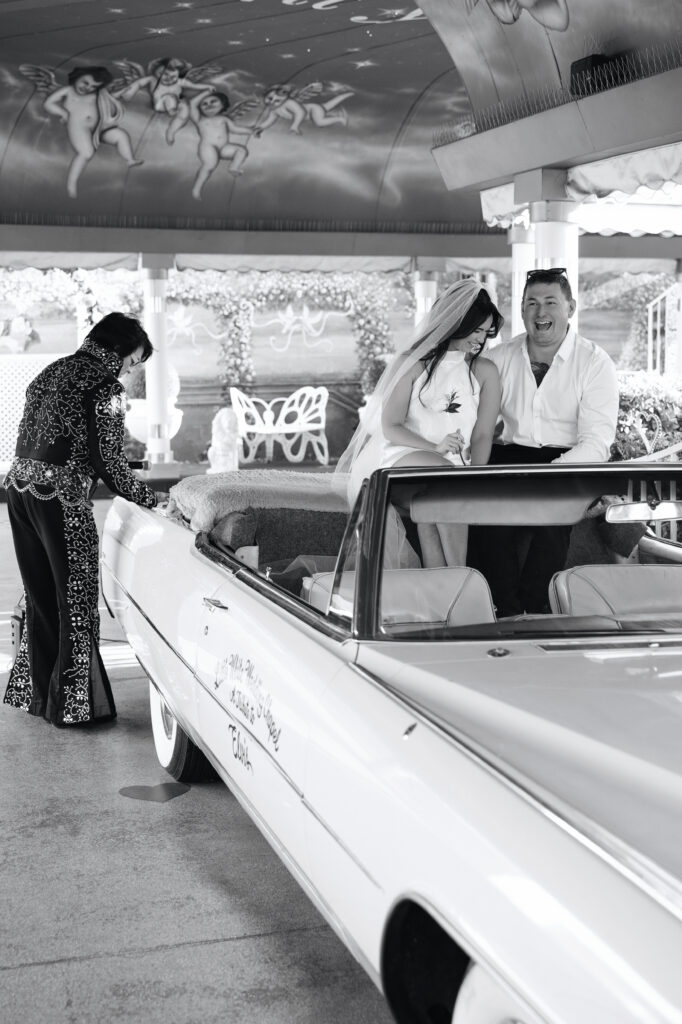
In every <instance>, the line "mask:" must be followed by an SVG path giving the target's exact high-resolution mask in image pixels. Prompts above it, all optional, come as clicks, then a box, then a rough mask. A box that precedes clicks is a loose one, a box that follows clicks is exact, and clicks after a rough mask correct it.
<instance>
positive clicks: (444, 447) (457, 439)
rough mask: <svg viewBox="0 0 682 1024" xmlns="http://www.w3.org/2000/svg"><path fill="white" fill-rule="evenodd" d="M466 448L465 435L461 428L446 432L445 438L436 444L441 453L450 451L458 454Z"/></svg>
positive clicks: (445, 453) (444, 453)
mask: <svg viewBox="0 0 682 1024" xmlns="http://www.w3.org/2000/svg"><path fill="white" fill-rule="evenodd" d="M462 448H464V436H463V434H462V431H461V430H455V431H454V432H453V433H452V434H446V435H445V437H444V438H443V440H442V441H441V442H440V443H439V444H437V445H436V451H437V452H438V454H439V455H447V454H448V453H449V452H454V453H455V454H457V453H458V452H461V450H462Z"/></svg>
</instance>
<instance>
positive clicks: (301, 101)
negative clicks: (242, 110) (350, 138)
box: [256, 82, 354, 135]
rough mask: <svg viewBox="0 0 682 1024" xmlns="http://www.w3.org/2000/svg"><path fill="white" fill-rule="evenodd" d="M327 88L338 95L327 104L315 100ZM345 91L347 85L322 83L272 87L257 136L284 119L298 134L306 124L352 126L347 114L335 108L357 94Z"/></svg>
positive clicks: (326, 101) (319, 126)
mask: <svg viewBox="0 0 682 1024" xmlns="http://www.w3.org/2000/svg"><path fill="white" fill-rule="evenodd" d="M325 88H326V89H327V90H329V89H332V90H334V93H335V94H334V95H333V96H331V98H330V99H328V100H324V102H320V101H319V99H313V97H319V95H320V94H321V93H323V92H324V91H325ZM343 90H344V86H341V85H327V86H326V87H325V85H324V84H323V83H322V82H310V83H309V84H308V85H304V86H295V85H292V84H291V83H287V84H278V85H271V86H270V88H269V89H268V90H267V92H266V93H265V94H264V95H263V107H264V110H263V115H264V116H262V117H261V118H259V120H258V122H257V126H256V129H257V130H256V134H258V135H260V133H261V132H263V131H265V129H266V128H270V127H271V126H272V125H273V124H276V122H277V121H278V119H280V118H281V119H282V120H283V121H291V125H290V127H289V131H290V132H294V133H295V134H296V135H300V134H301V125H302V124H303V122H304V121H312V123H313V124H314V125H315V126H316V127H317V128H324V127H326V126H328V125H332V124H342V125H346V124H348V114H347V113H346V111H345V110H343V109H341V110H334V108H335V107H338V106H339V104H341V103H344V102H345V101H346V100H348V99H350V97H351V96H353V95H354V92H353V91H352V90H346V91H343ZM332 111H333V113H332Z"/></svg>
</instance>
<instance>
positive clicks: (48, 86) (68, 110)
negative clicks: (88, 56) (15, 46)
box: [19, 64, 143, 199]
mask: <svg viewBox="0 0 682 1024" xmlns="http://www.w3.org/2000/svg"><path fill="white" fill-rule="evenodd" d="M19 70H20V72H21V73H22V75H24V76H25V77H26V78H28V79H29V80H30V81H31V82H33V84H34V86H35V88H36V92H38V93H41V94H44V95H45V96H46V98H45V100H44V102H43V109H44V110H45V111H47V113H48V114H51V115H52V116H53V117H58V118H59V120H60V121H61V122H62V123H63V124H64V125H66V134H67V136H68V139H69V142H70V143H71V147H72V148H73V150H74V152H75V156H74V158H73V160H72V161H71V165H70V167H69V171H68V175H67V179H66V191H67V192H68V194H69V196H70V197H71V198H72V199H75V198H76V197H77V195H78V181H79V179H80V176H81V174H82V172H83V170H84V168H85V167H86V165H87V164H88V163H89V162H90V160H92V158H93V156H94V155H95V153H96V152H97V149H98V148H99V146H100V144H101V143H103V142H104V143H107V145H110V146H115V147H116V149H117V150H118V152H119V154H120V155H121V156H122V157H123V159H124V160H125V162H126V163H127V164H128V166H129V167H137V166H139V165H140V164H141V163H143V161H142V160H138V159H136V157H135V155H134V153H133V147H132V143H131V141H130V136H129V135H128V133H127V131H126V130H125V129H124V128H122V127H121V126H120V123H119V122H120V121H121V118H122V117H123V113H124V108H123V106H122V104H121V103H119V101H118V100H117V99H116V98H115V97H114V96H113V95H112V93H111V92H110V91H109V89H108V86H110V85H112V83H113V82H114V77H113V75H112V74H111V72H110V71H109V69H108V68H106V67H102V66H99V65H98V66H89V67H77V68H73V70H72V71H70V72H69V74H68V77H67V84H66V85H60V84H59V81H58V80H57V77H56V75H55V73H54V70H53V69H52V68H46V67H39V66H36V65H34V64H21V65H20V67H19Z"/></svg>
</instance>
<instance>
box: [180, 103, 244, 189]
mask: <svg viewBox="0 0 682 1024" xmlns="http://www.w3.org/2000/svg"><path fill="white" fill-rule="evenodd" d="M257 105H258V104H257V101H255V100H244V101H243V102H242V103H239V104H238V105H237V106H236V107H234V109H233V111H232V113H231V114H228V110H229V109H230V100H229V98H228V96H227V94H226V93H224V92H220V91H217V90H215V89H212V88H211V89H206V90H205V91H204V92H202V93H199V95H197V96H195V97H194V98H193V99H191V100H190V101H189V118H190V120H191V121H192V123H193V124H194V125H195V127H196V129H197V131H198V133H199V146H198V149H197V156H198V157H199V171H198V172H197V176H196V178H195V179H194V185H193V186H192V195H193V196H194V198H195V199H201V193H202V191H203V188H204V185H205V184H206V182H207V181H208V179H209V178H210V177H211V175H212V174H213V172H214V171H215V169H216V168H217V167H218V165H219V163H220V161H221V160H225V161H227V162H228V168H227V169H228V170H229V172H230V174H234V175H239V174H243V170H242V164H243V163H244V161H245V160H246V158H247V156H248V155H249V150H248V147H247V145H246V142H247V141H248V139H249V138H251V136H252V135H253V134H254V127H255V126H254V125H248V126H246V125H245V126H243V127H242V126H240V125H238V124H237V120H238V119H239V118H240V117H242V116H243V115H244V114H245V113H247V112H248V111H249V110H252V109H253V107H254V106H257ZM235 135H239V136H242V137H244V141H243V142H236V141H235V140H234V137H233V136H235Z"/></svg>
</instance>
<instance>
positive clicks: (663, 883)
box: [351, 665, 682, 921]
mask: <svg viewBox="0 0 682 1024" xmlns="http://www.w3.org/2000/svg"><path fill="white" fill-rule="evenodd" d="M351 668H352V669H354V671H355V672H357V673H358V674H359V675H361V676H362V677H363V678H364V679H366V680H367V682H370V683H372V685H373V686H375V687H377V688H378V689H380V690H382V691H383V692H384V693H386V694H388V695H390V696H391V697H392V698H393V699H394V700H395V701H396V703H398V704H402V705H403V706H404V707H409V709H410V711H411V712H412V713H413V714H414V715H415V716H416V717H417V718H418V719H419V720H420V721H421V722H423V723H425V724H427V725H430V726H432V727H434V728H436V729H438V730H439V731H440V732H442V733H444V734H445V735H446V736H448V737H449V738H450V739H451V740H452V741H453V742H454V743H455V744H456V745H457V747H458V749H460V750H461V752H462V753H464V754H465V755H466V756H467V757H469V758H470V759H471V760H473V761H475V762H476V764H478V765H479V766H480V767H481V768H483V769H484V770H486V771H487V772H489V773H490V774H491V775H494V776H495V778H497V779H499V780H501V781H502V782H503V783H504V784H505V785H507V786H508V787H509V788H510V789H512V790H513V791H514V792H515V793H516V794H517V795H518V796H520V797H522V798H523V799H524V800H525V801H526V802H527V803H530V804H531V805H532V806H534V807H535V808H536V809H537V810H538V811H540V813H541V814H543V815H544V816H545V817H546V818H549V819H550V820H551V821H552V822H553V823H554V824H555V825H557V826H558V827H559V828H561V829H562V830H563V831H564V832H566V833H568V834H569V835H570V836H572V837H573V838H574V839H575V840H577V842H579V843H581V844H582V845H583V846H585V847H587V848H588V849H589V850H591V852H592V853H594V854H596V855H597V856H598V857H600V858H601V859H602V860H604V861H606V862H607V863H608V864H610V865H611V867H613V868H615V870H617V871H618V872H620V874H621V875H623V876H624V877H625V878H627V879H628V880H629V881H631V882H633V883H634V884H635V885H637V886H638V887H639V888H640V889H641V890H642V891H644V892H646V893H647V894H648V895H649V896H651V898H652V899H654V900H655V901H656V902H657V903H659V904H660V905H661V906H662V907H664V908H665V909H666V910H667V911H669V912H670V913H671V914H673V915H674V916H675V917H676V918H678V919H679V920H681V921H682V884H680V883H679V882H678V880H677V879H676V878H674V876H672V875H670V874H668V873H667V872H666V871H664V870H663V869H662V868H660V867H659V866H658V865H657V864H654V863H653V862H652V861H650V860H648V859H646V858H644V857H643V856H642V855H641V854H639V853H638V852H637V851H636V850H634V849H633V848H632V847H630V846H628V845H627V844H626V843H624V842H622V841H621V840H619V839H618V838H617V837H616V836H614V835H613V834H612V833H611V832H607V831H606V830H605V829H602V828H600V827H599V825H597V824H596V823H595V822H594V821H592V820H591V819H589V818H586V817H584V816H582V815H580V813H579V812H577V811H575V810H574V809H573V808H571V807H569V806H568V805H566V804H564V803H563V801H562V800H561V799H560V798H555V805H554V806H553V805H552V804H550V802H549V800H547V799H546V798H545V797H544V796H543V795H542V794H541V793H539V792H537V791H534V789H533V788H532V783H531V781H530V780H529V779H528V778H527V777H525V776H523V775H521V773H520V772H519V773H514V770H513V769H512V768H511V767H510V765H508V764H507V763H505V762H503V761H502V760H501V759H500V758H496V757H495V755H494V754H493V753H491V751H490V750H488V749H487V748H486V747H484V746H483V745H482V744H480V743H478V742H477V741H476V740H474V739H472V738H471V737H470V736H467V735H466V733H464V732H462V731H460V730H459V729H456V728H455V727H454V726H453V725H451V724H450V723H449V722H444V721H442V720H441V719H439V718H438V716H437V715H435V714H432V713H429V712H428V711H426V710H425V709H424V708H423V707H422V706H421V705H420V704H418V703H417V702H416V701H414V700H412V699H410V698H409V697H407V696H406V695H405V694H404V693H402V692H401V691H400V690H398V689H396V688H395V687H393V686H392V685H391V684H390V683H387V682H384V681H383V680H381V679H379V678H378V677H377V676H374V675H372V673H371V672H368V671H367V669H365V668H361V667H360V666H359V665H351ZM559 805H561V808H559Z"/></svg>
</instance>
